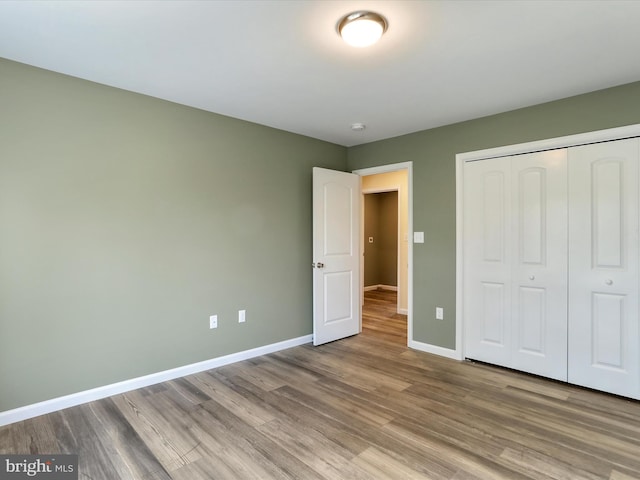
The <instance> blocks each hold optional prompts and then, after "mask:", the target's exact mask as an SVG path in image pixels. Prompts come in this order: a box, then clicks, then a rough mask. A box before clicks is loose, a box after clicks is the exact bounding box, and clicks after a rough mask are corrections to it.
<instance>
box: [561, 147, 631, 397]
mask: <svg viewBox="0 0 640 480" xmlns="http://www.w3.org/2000/svg"><path fill="white" fill-rule="evenodd" d="M639 160H640V139H638V138H633V139H628V140H620V141H616V142H606V143H599V144H594V145H584V146H580V147H576V148H572V149H570V151H569V238H570V245H571V248H570V250H569V299H570V303H569V381H570V382H571V383H576V384H578V385H583V386H586V387H592V388H597V389H600V390H606V391H608V392H612V393H617V394H620V395H626V396H631V397H635V398H640V331H639V327H638V324H639V315H638V314H639V312H638V306H639V305H638V287H639V285H638V273H639V272H638V261H639V258H638V240H639V237H638V215H639V213H640V212H639V209H638V185H639V182H640V180H639V177H638V175H639V168H638V162H639Z"/></svg>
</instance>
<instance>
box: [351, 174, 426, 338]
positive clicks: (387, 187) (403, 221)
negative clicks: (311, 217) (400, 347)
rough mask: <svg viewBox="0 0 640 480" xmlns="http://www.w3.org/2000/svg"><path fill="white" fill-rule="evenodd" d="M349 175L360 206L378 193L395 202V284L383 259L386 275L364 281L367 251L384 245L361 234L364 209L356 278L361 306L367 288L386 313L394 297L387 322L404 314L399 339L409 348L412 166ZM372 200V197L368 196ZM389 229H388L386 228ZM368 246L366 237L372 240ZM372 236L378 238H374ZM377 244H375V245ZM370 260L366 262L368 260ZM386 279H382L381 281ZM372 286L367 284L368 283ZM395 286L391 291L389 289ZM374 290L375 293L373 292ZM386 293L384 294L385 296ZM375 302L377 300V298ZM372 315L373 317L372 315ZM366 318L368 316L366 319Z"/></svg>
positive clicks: (363, 232) (363, 210)
mask: <svg viewBox="0 0 640 480" xmlns="http://www.w3.org/2000/svg"><path fill="white" fill-rule="evenodd" d="M353 173H356V174H358V175H360V176H361V177H362V178H361V190H362V195H363V197H362V205H363V206H364V205H365V201H366V197H367V196H368V195H369V196H371V195H378V194H392V195H393V196H395V198H396V199H397V207H396V208H397V220H396V228H395V229H394V230H395V232H394V234H395V237H396V242H395V244H396V249H395V250H396V255H395V258H394V259H392V260H391V262H395V264H396V268H395V285H392V283H393V282H392V280H393V275H390V274H389V270H390V269H389V262H390V260H389V259H388V258H387V259H385V260H383V261H382V263H384V264H385V267H384V270H385V271H386V273H385V274H384V275H383V276H380V277H378V278H379V281H376V280H371V278H370V277H369V276H368V278H367V279H366V280H365V265H366V263H367V258H366V255H367V253H366V252H367V248H368V247H369V251H370V252H371V250H372V248H371V247H373V250H375V249H376V247H378V249H380V248H379V247H384V245H381V243H387V242H385V241H384V240H383V238H382V237H380V235H379V234H378V235H368V234H367V235H365V228H366V227H365V222H366V219H365V209H364V208H362V216H361V225H362V228H361V232H362V234H361V237H362V239H361V242H362V243H361V247H362V252H363V255H364V257H363V261H362V262H361V269H360V274H361V275H360V277H361V285H363V288H362V292H361V305H363V306H364V304H365V287H367V286H368V287H372V288H370V289H368V290H369V291H368V292H367V296H368V297H372V296H377V297H381V296H382V297H384V302H386V303H387V306H386V308H387V310H388V309H389V299H390V298H391V297H394V299H395V309H394V310H395V311H393V310H391V311H388V312H387V313H388V315H387V317H388V321H389V322H391V321H392V318H391V317H392V316H395V317H396V318H395V319H396V320H397V319H399V318H402V319H403V321H404V315H406V316H407V317H406V328H405V333H406V337H405V336H403V341H404V342H405V344H406V345H411V343H412V341H413V319H412V292H413V275H412V257H413V245H412V242H411V241H410V239H411V238H412V235H411V234H410V232H411V231H412V228H413V226H412V223H413V222H412V219H413V214H412V192H411V185H412V181H411V175H412V163H411V162H404V163H398V164H391V165H385V166H381V167H373V168H367V169H362V170H356V171H354V172H353ZM383 196H384V195H379V196H378V197H376V198H377V199H378V201H383V200H381V199H382V198H383ZM372 198H373V197H372ZM387 208H388V207H387ZM386 230H389V227H387V228H386ZM372 236H373V239H371V240H372V243H369V242H370V238H369V237H372ZM376 237H378V238H377V239H376ZM376 242H378V243H376ZM369 260H370V259H369ZM379 268H380V267H379ZM385 279H386V280H385ZM372 281H373V282H374V283H371V282H372ZM391 287H395V289H393V288H391ZM374 289H375V290H374ZM380 290H381V291H382V292H381V295H378V294H376V293H375V292H376V291H380ZM385 291H386V294H385ZM375 301H378V302H379V301H380V299H379V298H378V299H377V300H375ZM374 316H375V315H374ZM367 318H368V317H367Z"/></svg>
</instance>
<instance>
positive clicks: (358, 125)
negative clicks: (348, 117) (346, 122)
mask: <svg viewBox="0 0 640 480" xmlns="http://www.w3.org/2000/svg"><path fill="white" fill-rule="evenodd" d="M365 128H367V126H366V125H365V124H364V123H352V124H351V130H353V131H354V132H362V131H363V130H364V129H365Z"/></svg>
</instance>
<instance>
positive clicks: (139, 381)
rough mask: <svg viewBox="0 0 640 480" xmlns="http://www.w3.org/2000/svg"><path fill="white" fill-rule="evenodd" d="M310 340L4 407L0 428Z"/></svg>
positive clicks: (286, 342)
mask: <svg viewBox="0 0 640 480" xmlns="http://www.w3.org/2000/svg"><path fill="white" fill-rule="evenodd" d="M311 341H313V335H305V336H303V337H298V338H292V339H290V340H284V341H282V342H278V343H272V344H270V345H265V346H263V347H257V348H252V349H251V350H244V351H242V352H237V353H232V354H229V355H224V356H222V357H217V358H212V359H210V360H204V361H202V362H198V363H192V364H191V365H185V366H182V367H177V368H172V369H171V370H165V371H163V372H157V373H152V374H149V375H145V376H143V377H138V378H132V379H129V380H124V381H122V382H118V383H112V384H111V385H105V386H102V387H97V388H92V389H91V390H85V391H83V392H78V393H73V394H71V395H65V396H64V397H58V398H53V399H51V400H46V401H44V402H39V403H34V404H32V405H26V406H24V407H19V408H15V409H13V410H6V411H4V412H0V427H2V426H4V425H9V424H10V423H15V422H19V421H22V420H26V419H28V418H33V417H37V416H39V415H44V414H46V413H51V412H56V411H58V410H63V409H65V408H69V407H75V406H76V405H81V404H83V403H87V402H92V401H94V400H100V399H101V398H106V397H110V396H112V395H118V394H120V393H125V392H129V391H131V390H135V389H137V388H142V387H148V386H149V385H155V384H156V383H161V382H166V381H168V380H173V379H175V378H179V377H184V376H186V375H191V374H194V373H198V372H204V371H205V370H211V369H212V368H218V367H222V366H224V365H229V364H231V363H235V362H240V361H242V360H248V359H250V358H254V357H259V356H261V355H266V354H268V353H273V352H278V351H280V350H285V349H287V348H291V347H297V346H299V345H304V344H305V343H310V342H311Z"/></svg>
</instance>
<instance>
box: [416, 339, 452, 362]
mask: <svg viewBox="0 0 640 480" xmlns="http://www.w3.org/2000/svg"><path fill="white" fill-rule="evenodd" d="M409 348H413V349H415V350H420V351H421V352H426V353H433V354H434V355H440V356H441V357H447V358H451V359H453V360H462V354H461V352H459V351H458V350H451V349H450V348H444V347H439V346H437V345H430V344H428V343H422V342H416V341H415V340H410V341H409Z"/></svg>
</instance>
